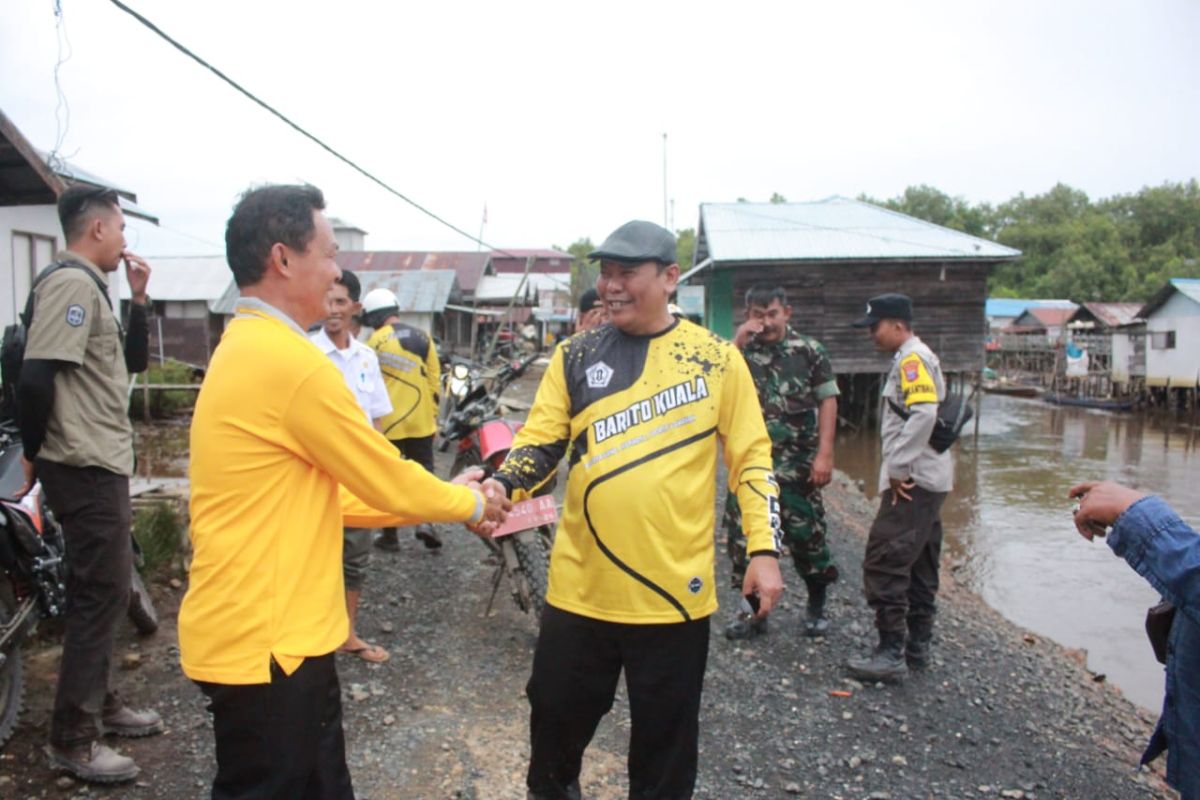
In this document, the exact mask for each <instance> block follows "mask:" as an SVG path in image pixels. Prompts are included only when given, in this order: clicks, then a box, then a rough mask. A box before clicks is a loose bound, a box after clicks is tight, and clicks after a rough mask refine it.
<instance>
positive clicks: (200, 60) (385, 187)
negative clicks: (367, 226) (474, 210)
mask: <svg viewBox="0 0 1200 800" xmlns="http://www.w3.org/2000/svg"><path fill="white" fill-rule="evenodd" d="M110 2H111V3H112V4H113V5H114V6H116V7H117V8H119V9H121V10H122V11H124V12H125V13H126V14H128V15H129V16H131V17H133V18H134V19H136V20H137V21H138V22H140V23H142V25H145V26H146V27H147V28H149V29H150V30H151V31H153V32H154V33H155V34H157V35H158V36H159V37H160V38H162V39H163V40H164V41H166V42H167V43H168V44H170V45H171V46H172V47H174V48H175V49H176V50H178V51H179V52H181V53H183V54H184V55H185V56H187V57H188V58H190V59H192V60H193V61H195V62H196V63H197V64H199V65H200V66H202V67H204V68H205V69H207V70H208V71H209V72H211V73H212V74H214V75H216V76H217V77H218V78H220V79H221V80H223V81H224V82H225V83H227V84H229V85H230V86H232V87H233V88H234V89H236V90H237V91H238V92H240V93H241V94H243V95H245V97H246V98H247V99H249V100H250V101H252V102H254V103H255V104H257V105H259V106H261V107H262V108H263V109H264V110H266V111H267V112H268V113H270V114H272V115H273V116H275V117H276V118H278V119H279V120H280V121H281V122H283V123H284V124H285V125H287V126H288V127H290V128H292V129H293V130H294V131H296V133H298V134H300V135H301V136H303V137H304V138H306V139H308V140H309V141H311V142H312V143H313V144H315V145H317V146H318V147H320V148H321V149H322V150H324V151H325V152H327V153H329V154H330V155H331V156H333V157H334V158H336V159H338V160H339V161H341V162H342V163H343V164H345V165H346V166H348V167H350V168H351V169H353V170H354V171H355V172H357V173H359V174H360V175H362V176H363V177H364V178H366V179H367V180H369V181H371V182H372V183H374V184H376V185H378V186H379V187H380V188H382V189H383V190H384V191H386V192H388V193H389V194H392V195H395V196H396V197H398V198H400V199H401V200H403V201H404V202H405V203H408V204H409V205H410V206H412V207H413V208H415V209H416V210H417V211H420V212H421V213H422V214H424V215H425V216H427V217H429V218H430V219H433V220H435V221H436V222H439V223H441V224H442V225H445V226H446V227H447V228H449V229H450V230H452V231H454V232H455V233H457V234H459V235H461V236H464V237H466V238H467V239H470V240H471V241H473V242H478V243H479V244H481V245H483V246H484V247H486V248H487V249H489V250H494V251H496V252H497V253H502V254H504V255H506V256H509V257H510V258H515V257H516V256H513V255H512V254H511V253H508V252H506V251H504V250H501V249H499V248H497V247H493V246H492V245H490V244H488V243H487V242H485V241H484V240H483V239H481V238H479V237H477V236H473V235H471V234H469V233H467V232H466V231H465V230H463V229H462V228H460V227H458V226H457V225H455V224H454V223H452V222H450V221H448V220H446V219H443V218H442V217H440V216H438V215H437V214H436V213H434V212H433V211H430V210H429V209H428V208H426V207H425V206H423V205H421V204H420V203H418V202H417V201H416V200H413V199H412V198H411V197H409V196H407V195H406V194H404V193H403V192H401V191H400V190H399V189H395V188H393V187H392V186H391V185H389V184H388V183H387V182H385V181H384V180H383V179H381V178H378V177H376V176H375V175H374V174H373V173H371V172H370V171H368V170H367V169H365V168H364V167H361V166H359V165H358V164H357V163H356V162H355V161H353V160H352V159H350V158H349V157H347V156H344V155H342V154H341V153H340V152H338V151H337V150H335V149H334V148H333V147H332V146H330V145H328V144H326V143H325V142H324V141H322V140H321V139H320V138H318V137H317V136H316V135H314V134H312V133H309V132H308V131H307V130H305V129H304V128H303V127H301V126H300V125H299V124H297V123H295V122H293V121H292V120H291V119H289V118H288V117H287V116H285V115H284V114H283V113H282V112H280V111H277V110H276V109H275V108H274V107H273V106H272V105H270V104H269V103H267V102H266V101H265V100H262V99H260V98H259V97H258V96H257V95H255V94H254V93H253V92H251V91H250V90H248V89H246V88H244V87H243V86H242V85H241V84H239V83H238V82H237V81H235V80H233V79H232V78H230V77H229V76H228V75H226V74H225V73H224V72H221V70H219V69H217V68H216V67H214V66H213V65H212V64H210V63H208V62H207V61H205V60H204V59H203V58H201V57H200V56H198V55H196V54H195V53H193V52H192V51H191V50H189V49H188V48H187V47H185V46H184V45H183V44H181V43H180V42H178V41H176V40H175V39H173V38H172V37H171V36H169V35H168V34H167V33H165V32H164V31H163V30H162V29H161V28H159V27H158V26H157V25H155V24H154V23H153V22H151V21H150V20H148V19H146V18H145V17H144V16H142V15H141V14H139V13H138V12H137V11H134V10H133V9H132V8H130V7H129V6H127V5H125V4H124V3H122V2H121V0H110Z"/></svg>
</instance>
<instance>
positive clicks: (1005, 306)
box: [984, 297, 1075, 317]
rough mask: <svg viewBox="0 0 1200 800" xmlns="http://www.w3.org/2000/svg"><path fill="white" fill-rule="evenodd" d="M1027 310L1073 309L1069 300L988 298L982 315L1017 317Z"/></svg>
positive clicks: (1072, 304) (1073, 305) (1073, 306)
mask: <svg viewBox="0 0 1200 800" xmlns="http://www.w3.org/2000/svg"><path fill="white" fill-rule="evenodd" d="M1029 308H1075V304H1074V303H1072V302H1071V301H1070V300H1024V299H1021V298H1017V297H989V298H988V300H987V307H986V309H985V311H984V314H985V315H986V316H989V317H1019V316H1021V315H1022V314H1024V313H1025V310H1026V309H1029Z"/></svg>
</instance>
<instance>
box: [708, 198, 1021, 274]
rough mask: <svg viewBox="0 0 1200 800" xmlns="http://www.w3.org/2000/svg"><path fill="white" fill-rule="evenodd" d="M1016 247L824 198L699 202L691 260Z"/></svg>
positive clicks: (923, 255) (959, 253) (959, 254)
mask: <svg viewBox="0 0 1200 800" xmlns="http://www.w3.org/2000/svg"><path fill="white" fill-rule="evenodd" d="M1020 255H1021V251H1019V250H1014V249H1012V248H1011V247H1005V246H1003V245H999V244H996V243H995V242H991V241H988V240H987V239H980V238H979V237H976V236H970V235H968V234H965V233H961V232H960V231H955V230H951V229H950V228H943V227H942V226H940V225H934V224H933V223H930V222H925V221H924V220H919V219H917V218H915V217H910V216H908V215H907V214H900V213H898V212H895V211H889V210H888V209H886V208H880V207H879V206H875V205H872V204H870V203H864V202H862V201H860V200H850V199H848V198H845V197H830V198H827V199H825V200H819V201H816V202H812V203H704V204H702V205H701V206H700V238H699V241H698V242H697V251H696V260H697V261H698V262H699V261H702V260H703V259H705V258H712V259H713V260H714V261H716V262H722V261H804V260H811V261H825V260H834V259H843V260H848V259H891V258H894V259H937V260H951V261H953V260H978V259H990V260H995V259H1003V260H1008V259H1014V258H1017V257H1018V256H1020Z"/></svg>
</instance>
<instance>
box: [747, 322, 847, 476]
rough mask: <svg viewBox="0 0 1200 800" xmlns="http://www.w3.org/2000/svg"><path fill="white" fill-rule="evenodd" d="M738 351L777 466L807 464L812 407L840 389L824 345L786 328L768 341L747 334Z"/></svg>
mask: <svg viewBox="0 0 1200 800" xmlns="http://www.w3.org/2000/svg"><path fill="white" fill-rule="evenodd" d="M742 355H744V356H745V358H746V364H747V365H749V367H750V375H751V376H752V377H753V378H754V387H755V389H756V390H757V392H758V402H759V404H760V405H761V406H762V410H763V418H764V419H765V420H766V423H767V433H768V434H770V436H771V450H772V452H773V454H774V456H775V464H776V469H777V470H778V468H779V464H780V462H781V461H783V460H784V459H786V460H787V461H789V462H792V463H796V462H799V463H805V464H808V463H811V461H812V459H813V457H814V456H815V455H816V453H817V444H818V441H817V407H818V406H820V404H821V401H822V400H824V399H825V398H827V397H836V396H837V395H838V394H839V392H838V387H837V379H836V376H835V375H834V374H833V365H832V364H830V362H829V354H828V353H827V352H826V351H825V347H824V346H823V345H822V344H821V343H820V342H818V341H817V340H816V339H813V338H811V337H808V336H801V335H800V334H798V333H796V332H795V331H794V330H792V329H791V328H790V327H789V328H788V329H787V333H786V334H785V336H784V337H783V339H781V340H780V341H778V342H775V343H773V344H765V343H763V342H759V341H758V340H756V339H752V340H751V341H750V342H749V343H748V344H747V345H746V346H745V348H743V350H742Z"/></svg>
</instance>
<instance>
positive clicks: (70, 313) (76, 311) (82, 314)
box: [67, 303, 87, 328]
mask: <svg viewBox="0 0 1200 800" xmlns="http://www.w3.org/2000/svg"><path fill="white" fill-rule="evenodd" d="M85 319H87V312H86V311H84V310H83V306H81V305H79V304H78V303H75V304H73V305H69V306H67V324H68V325H70V326H71V327H72V328H78V327H79V326H80V325H82V324H83V321H84V320H85Z"/></svg>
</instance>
